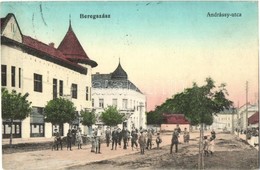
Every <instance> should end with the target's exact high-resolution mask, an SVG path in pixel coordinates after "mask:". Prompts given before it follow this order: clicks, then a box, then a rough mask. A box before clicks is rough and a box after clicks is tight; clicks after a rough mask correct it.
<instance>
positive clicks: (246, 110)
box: [246, 81, 248, 133]
mask: <svg viewBox="0 0 260 170" xmlns="http://www.w3.org/2000/svg"><path fill="white" fill-rule="evenodd" d="M247 127H248V81H246V133H247Z"/></svg>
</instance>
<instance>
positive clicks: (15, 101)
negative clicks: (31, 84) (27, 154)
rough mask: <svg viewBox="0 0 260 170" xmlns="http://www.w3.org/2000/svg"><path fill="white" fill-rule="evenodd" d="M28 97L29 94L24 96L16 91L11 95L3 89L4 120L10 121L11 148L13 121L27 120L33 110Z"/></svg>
mask: <svg viewBox="0 0 260 170" xmlns="http://www.w3.org/2000/svg"><path fill="white" fill-rule="evenodd" d="M28 96H29V94H28V93H26V94H24V95H22V94H21V93H17V92H16V91H15V90H12V92H11V93H9V92H8V90H7V89H5V88H2V118H3V119H6V120H10V125H11V133H10V134H11V135H10V148H11V147H12V138H13V129H12V127H13V121H14V120H23V119H25V118H26V117H28V116H29V114H30V112H31V110H32V108H31V106H30V105H31V102H29V101H28V100H27V97H28Z"/></svg>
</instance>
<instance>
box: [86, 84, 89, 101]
mask: <svg viewBox="0 0 260 170" xmlns="http://www.w3.org/2000/svg"><path fill="white" fill-rule="evenodd" d="M88 95H89V94H88V86H87V87H86V100H87V101H88V98H89V97H88Z"/></svg>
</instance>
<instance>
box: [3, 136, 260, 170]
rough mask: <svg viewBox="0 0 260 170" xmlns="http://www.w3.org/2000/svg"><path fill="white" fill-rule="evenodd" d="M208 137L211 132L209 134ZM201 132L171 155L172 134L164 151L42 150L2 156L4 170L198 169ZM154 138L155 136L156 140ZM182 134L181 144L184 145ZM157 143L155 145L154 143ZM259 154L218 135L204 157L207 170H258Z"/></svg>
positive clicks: (239, 143) (164, 139) (88, 148)
mask: <svg viewBox="0 0 260 170" xmlns="http://www.w3.org/2000/svg"><path fill="white" fill-rule="evenodd" d="M208 135H209V132H208ZM198 136H199V134H198V133H191V140H190V143H189V144H183V143H182V144H180V145H179V152H178V153H177V154H176V153H173V154H172V155H171V154H169V152H170V151H169V148H170V147H169V145H170V142H171V135H170V134H168V135H167V134H164V135H162V140H163V142H162V144H161V146H162V148H161V149H160V150H157V149H155V145H153V147H154V148H153V149H152V150H145V155H141V154H140V153H139V152H138V151H137V150H136V149H134V151H132V149H131V148H128V149H127V150H124V149H123V148H119V147H118V149H117V150H111V147H106V144H102V145H101V152H102V153H101V154H95V153H91V152H90V145H84V146H83V149H81V150H78V149H77V148H76V147H73V150H72V151H67V148H66V147H64V148H63V150H62V151H60V150H59V151H52V150H51V149H49V150H41V151H31V152H20V153H12V154H3V157H2V159H3V169H26V170H27V169H93V168H94V169H112V168H113V169H133V168H134V169H175V168H176V169H196V167H197V162H198ZM154 139H155V137H154ZM182 140H183V139H182V135H181V136H180V142H182ZM153 143H154V144H155V142H153ZM258 167H259V166H258V152H257V150H256V149H255V148H253V147H251V146H249V145H247V144H245V143H244V142H241V141H238V140H237V139H236V138H235V136H234V135H230V134H218V133H217V139H216V142H215V153H214V155H213V156H209V157H205V168H206V169H211V168H213V169H258Z"/></svg>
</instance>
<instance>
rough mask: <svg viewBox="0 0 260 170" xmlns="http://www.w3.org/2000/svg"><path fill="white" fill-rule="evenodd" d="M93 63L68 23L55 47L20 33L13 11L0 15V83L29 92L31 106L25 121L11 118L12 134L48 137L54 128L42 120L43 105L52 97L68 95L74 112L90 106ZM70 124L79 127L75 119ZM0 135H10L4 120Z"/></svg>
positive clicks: (16, 135)
mask: <svg viewBox="0 0 260 170" xmlns="http://www.w3.org/2000/svg"><path fill="white" fill-rule="evenodd" d="M96 66H97V63H96V62H95V61H92V60H90V59H89V58H88V56H87V54H86V53H85V51H84V50H83V48H82V46H81V44H80V43H79V41H78V39H77V37H76V35H75V34H74V32H73V29H72V27H71V24H70V25H69V29H68V31H67V33H66V35H65V37H64V39H63V40H62V42H61V43H60V45H59V47H58V48H55V47H54V44H53V43H51V44H49V45H47V44H44V43H43V42H40V41H39V40H36V39H33V38H31V37H29V36H26V35H23V34H22V32H21V30H20V28H19V25H18V22H17V20H16V18H15V16H14V15H13V14H8V15H7V16H6V17H5V18H1V75H2V77H1V86H2V87H4V88H6V89H8V90H9V91H11V90H16V91H17V92H19V93H22V94H25V93H29V97H28V100H29V101H30V102H32V104H31V106H32V108H33V111H32V113H31V114H30V116H29V117H27V118H26V119H25V120H23V121H20V120H15V121H14V125H13V131H14V132H13V136H14V137H16V138H32V137H46V138H49V137H52V136H53V131H54V129H57V128H58V127H57V125H52V124H51V123H47V122H44V107H45V106H46V104H47V102H48V101H50V100H52V99H54V98H57V97H64V98H68V99H69V100H71V101H72V102H73V103H74V105H75V107H76V110H77V112H79V111H80V110H83V109H91V108H92V105H91V94H90V92H91V71H92V68H93V67H96ZM75 114H76V113H75ZM74 124H75V125H77V126H81V125H80V124H79V121H78V120H75V121H74ZM81 127H82V129H84V127H83V126H81ZM60 129H61V130H62V131H61V132H60V133H61V134H62V135H66V132H67V130H68V129H69V125H68V124H64V125H63V127H60ZM2 134H3V138H8V137H9V136H10V125H9V121H8V120H3V122H2Z"/></svg>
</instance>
